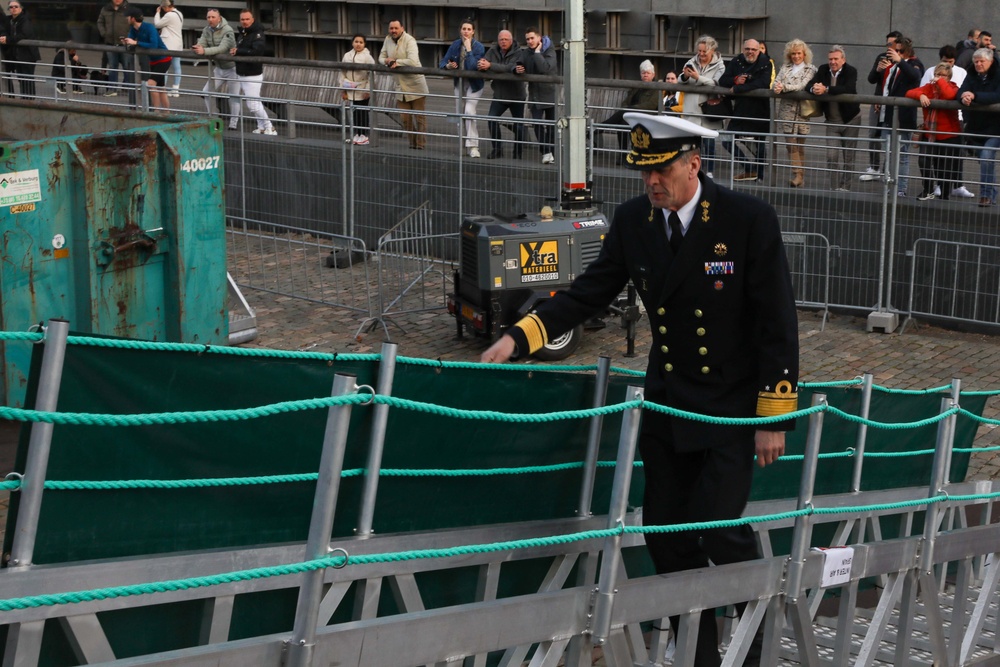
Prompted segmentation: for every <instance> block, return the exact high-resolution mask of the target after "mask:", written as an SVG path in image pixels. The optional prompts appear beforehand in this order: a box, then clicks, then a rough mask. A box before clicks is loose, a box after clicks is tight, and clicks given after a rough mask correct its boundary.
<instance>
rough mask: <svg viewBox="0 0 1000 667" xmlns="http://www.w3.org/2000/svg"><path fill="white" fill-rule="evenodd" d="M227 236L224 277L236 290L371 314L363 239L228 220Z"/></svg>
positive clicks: (373, 288)
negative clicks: (242, 288) (228, 275)
mask: <svg viewBox="0 0 1000 667" xmlns="http://www.w3.org/2000/svg"><path fill="white" fill-rule="evenodd" d="M226 232H227V234H226V236H227V246H228V248H227V255H228V257H229V273H230V274H231V276H232V278H233V280H235V281H236V283H237V284H238V285H239V286H240V287H246V288H251V289H257V290H261V291H264V292H271V293H273V294H282V295H285V296H293V297H296V298H299V299H304V300H306V301H312V302H314V303H321V304H325V305H328V306H334V307H337V308H345V309H347V310H350V311H354V312H357V313H361V314H364V315H365V316H366V317H371V316H372V314H373V313H374V303H373V300H372V294H373V293H375V292H376V289H377V286H376V284H375V282H374V277H373V276H372V275H371V273H370V271H369V265H368V262H367V261H366V260H367V249H366V247H365V243H364V241H363V240H361V239H359V238H353V237H350V236H343V235H339V234H331V233H328V232H318V231H315V230H310V229H304V228H301V227H291V226H288V225H279V224H275V223H273V222H266V221H262V220H253V219H248V218H235V217H232V216H230V217H229V219H228V221H227V228H226Z"/></svg>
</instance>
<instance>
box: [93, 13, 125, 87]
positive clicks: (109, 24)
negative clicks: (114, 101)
mask: <svg viewBox="0 0 1000 667" xmlns="http://www.w3.org/2000/svg"><path fill="white" fill-rule="evenodd" d="M127 12H128V1H127V0H111V2H109V3H108V4H106V5H104V7H103V8H102V9H101V13H100V14H98V16H97V32H99V33H100V34H101V40H102V41H103V42H104V43H105V44H107V45H108V46H121V45H122V42H123V41H124V40H125V38H126V37H127V36H128V31H129V24H128V17H127V16H126V14H127ZM104 57H105V58H107V64H108V89H107V91H105V93H104V96H105V97H114V96H115V95H117V94H118V90H117V86H116V85H115V84H117V83H118V68H119V67H120V68H121V69H122V82H123V83H132V54H131V53H127V52H119V51H107V52H105V54H104ZM101 64H102V67H101V69H104V67H103V64H104V63H103V62H102V63H101Z"/></svg>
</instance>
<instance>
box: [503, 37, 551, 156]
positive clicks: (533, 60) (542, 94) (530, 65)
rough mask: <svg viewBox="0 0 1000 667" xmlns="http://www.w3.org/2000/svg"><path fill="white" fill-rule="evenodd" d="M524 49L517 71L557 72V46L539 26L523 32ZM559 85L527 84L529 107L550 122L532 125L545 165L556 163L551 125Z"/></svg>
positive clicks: (537, 115) (539, 118)
mask: <svg viewBox="0 0 1000 667" xmlns="http://www.w3.org/2000/svg"><path fill="white" fill-rule="evenodd" d="M524 43H525V46H524V48H522V49H521V55H520V58H519V59H518V64H517V67H516V68H515V69H514V71H515V72H516V73H517V74H525V73H527V74H556V73H557V70H558V69H559V64H558V63H557V62H556V49H555V46H554V45H553V44H552V39H551V38H550V37H549V36H548V35H543V34H542V33H540V32H539V31H538V28H528V29H527V30H525V31H524ZM555 104H556V84H554V83H540V82H535V81H532V82H529V83H528V108H529V109H530V110H531V117H532V118H534V119H535V120H546V121H549V123H546V124H541V123H539V124H536V125H534V126H532V129H533V130H534V132H535V139H536V140H537V141H538V151H539V152H540V153H541V154H542V164H553V163H554V162H555V161H556V158H555V156H554V155H553V154H552V151H553V148H554V146H555V140H554V136H555V128H554V127H553V125H552V124H551V122H552V121H555V119H556V107H555Z"/></svg>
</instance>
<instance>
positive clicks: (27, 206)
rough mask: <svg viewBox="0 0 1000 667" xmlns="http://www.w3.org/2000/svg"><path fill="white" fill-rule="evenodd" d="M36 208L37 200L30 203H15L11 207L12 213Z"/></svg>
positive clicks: (28, 211) (26, 211)
mask: <svg viewBox="0 0 1000 667" xmlns="http://www.w3.org/2000/svg"><path fill="white" fill-rule="evenodd" d="M34 210H35V202H30V203H28V204H14V205H13V206H11V207H10V212H11V213H30V212H31V211H34Z"/></svg>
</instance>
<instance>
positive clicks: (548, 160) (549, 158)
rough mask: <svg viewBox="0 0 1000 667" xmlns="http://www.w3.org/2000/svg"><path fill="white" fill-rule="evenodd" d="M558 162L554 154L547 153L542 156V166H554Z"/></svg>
mask: <svg viewBox="0 0 1000 667" xmlns="http://www.w3.org/2000/svg"><path fill="white" fill-rule="evenodd" d="M555 161H556V156H554V155H553V154H552V153H546V154H545V155H543V156H542V164H553V163H555Z"/></svg>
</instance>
